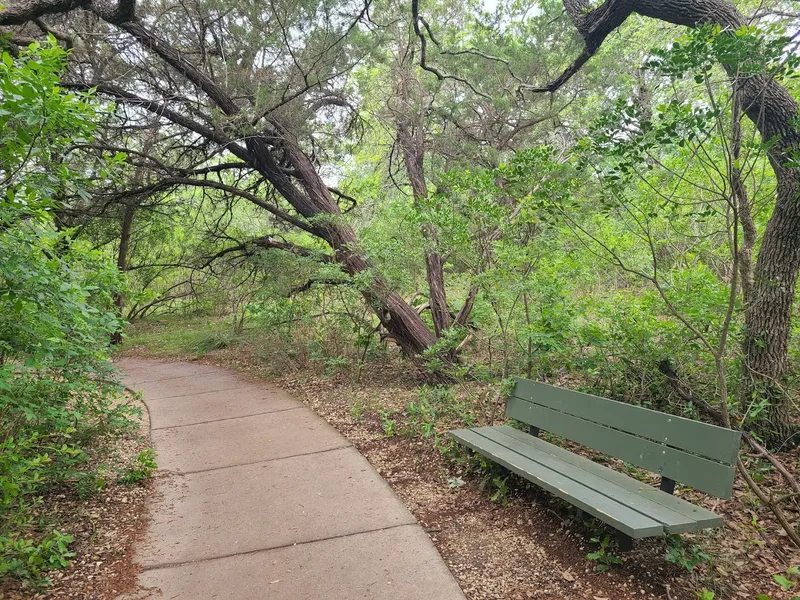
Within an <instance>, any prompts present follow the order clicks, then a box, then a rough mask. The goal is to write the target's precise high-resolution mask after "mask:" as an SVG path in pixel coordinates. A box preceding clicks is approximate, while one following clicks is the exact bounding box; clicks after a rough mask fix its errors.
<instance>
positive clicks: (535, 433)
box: [528, 425, 539, 437]
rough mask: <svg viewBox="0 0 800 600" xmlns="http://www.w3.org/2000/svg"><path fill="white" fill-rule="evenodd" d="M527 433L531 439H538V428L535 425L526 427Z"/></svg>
mask: <svg viewBox="0 0 800 600" xmlns="http://www.w3.org/2000/svg"><path fill="white" fill-rule="evenodd" d="M528 433H530V434H531V435H532V436H533V437H539V428H538V427H536V426H535V425H530V426H528Z"/></svg>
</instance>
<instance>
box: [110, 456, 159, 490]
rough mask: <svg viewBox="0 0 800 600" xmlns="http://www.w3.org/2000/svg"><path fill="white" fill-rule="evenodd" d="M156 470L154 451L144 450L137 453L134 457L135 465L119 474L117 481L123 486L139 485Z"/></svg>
mask: <svg viewBox="0 0 800 600" xmlns="http://www.w3.org/2000/svg"><path fill="white" fill-rule="evenodd" d="M157 468H158V465H157V464H156V452H155V450H153V449H152V448H146V449H144V450H142V451H141V452H139V455H138V456H137V457H136V464H134V465H133V466H131V467H129V468H128V469H127V470H125V471H124V472H123V473H121V474H120V476H119V478H118V479H117V481H118V482H119V483H124V484H125V485H134V484H137V483H141V482H142V481H144V480H145V479H147V478H149V477H150V476H151V475H152V474H153V471H155V470H156V469H157Z"/></svg>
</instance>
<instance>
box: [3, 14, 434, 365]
mask: <svg viewBox="0 0 800 600" xmlns="http://www.w3.org/2000/svg"><path fill="white" fill-rule="evenodd" d="M136 8H137V7H136V4H135V3H134V2H133V1H132V0H121V1H120V2H119V3H117V4H113V5H112V4H108V3H104V2H91V1H88V2H72V1H67V2H65V1H62V0H56V1H52V0H42V1H34V2H21V3H15V4H12V5H11V6H9V7H7V8H5V9H4V10H3V11H1V12H0V25H5V26H10V25H24V24H25V23H28V22H30V21H32V20H34V19H38V18H40V17H44V16H46V15H51V14H56V13H65V12H69V11H73V10H76V9H82V10H84V11H87V13H88V14H87V15H85V16H83V15H79V16H77V17H75V16H72V15H71V16H72V17H73V18H72V19H68V20H67V22H66V27H70V21H72V22H74V19H75V18H77V19H79V20H80V19H81V18H83V19H84V20H85V21H88V22H89V24H90V25H91V26H92V27H93V28H94V29H95V31H97V30H101V31H102V30H103V29H105V27H104V26H105V25H106V24H107V25H109V26H111V28H112V29H111V31H109V32H108V34H109V37H108V39H109V40H110V44H111V45H112V47H111V48H108V47H106V48H99V47H98V42H97V41H96V40H92V39H88V40H86V41H85V43H84V44H82V46H83V47H84V48H85V49H86V50H87V51H86V53H84V54H83V55H82V56H80V60H78V61H77V62H76V64H75V66H74V67H73V74H74V79H73V80H72V81H71V82H70V83H69V85H70V86H71V87H72V88H77V89H89V88H96V89H97V92H98V93H99V94H101V95H103V96H105V97H107V98H109V99H112V100H114V101H115V102H116V103H117V104H118V105H122V106H124V107H127V108H131V107H132V108H135V109H137V110H144V111H149V112H151V113H154V114H156V115H158V116H159V118H160V119H161V120H162V123H163V125H164V126H171V127H173V128H176V129H178V130H179V131H180V132H182V134H183V135H184V136H185V139H186V143H187V145H193V146H194V147H195V149H200V150H203V151H205V152H206V153H207V156H208V158H209V159H212V158H213V157H214V156H216V155H220V154H222V155H233V156H234V157H236V158H238V159H239V160H240V161H241V163H243V169H245V170H249V171H251V172H253V173H254V175H255V176H260V177H261V178H262V179H263V181H264V183H265V185H266V186H267V188H268V189H269V190H270V191H274V192H276V193H277V194H279V195H280V197H282V198H283V199H285V201H286V203H287V204H288V209H289V210H286V209H283V208H279V207H278V206H276V204H277V203H276V202H269V201H268V200H266V199H263V198H257V197H252V198H251V197H248V199H251V200H252V201H254V202H257V203H258V204H259V205H260V206H261V207H262V208H265V209H266V210H268V211H269V212H271V213H272V214H273V215H274V216H275V217H276V218H278V219H280V220H282V221H286V222H288V223H291V224H292V225H293V226H295V227H297V228H299V229H301V230H303V231H306V232H308V233H310V234H312V235H314V236H316V237H318V238H320V239H321V240H324V241H325V242H326V243H327V244H329V245H330V246H331V247H332V248H333V250H334V254H335V259H336V261H337V262H338V263H339V264H340V265H341V266H342V268H343V269H344V270H345V271H346V272H347V273H349V274H350V275H353V276H359V282H360V284H361V285H362V291H363V295H364V297H365V298H366V300H367V302H368V303H369V304H370V306H371V307H372V308H373V309H374V310H375V312H376V314H377V316H378V318H379V319H380V321H381V323H382V324H383V325H384V327H385V328H386V330H387V331H388V332H389V334H390V335H391V337H392V338H393V339H394V340H395V341H396V342H397V343H398V344H399V345H400V346H401V347H402V348H403V349H404V350H405V351H406V352H407V353H409V354H412V355H414V354H417V353H420V352H422V351H424V350H425V349H426V348H428V347H430V346H431V345H432V344H433V343H434V342H435V339H436V338H435V335H434V333H433V332H432V331H431V330H430V329H429V328H428V326H427V325H426V324H425V322H424V321H423V320H422V318H421V317H420V316H419V314H418V313H417V312H416V311H415V310H414V309H413V308H411V306H409V305H408V303H406V302H405V301H404V300H403V299H402V298H401V297H400V296H399V295H398V294H397V293H396V292H395V291H393V290H392V289H390V287H389V286H388V284H387V283H386V281H385V280H384V279H383V277H381V275H380V274H379V273H377V271H376V269H375V266H374V265H373V264H372V262H371V261H370V260H369V259H368V258H367V257H366V256H364V254H363V253H362V252H361V251H360V249H359V244H358V240H357V238H356V235H355V233H354V231H353V229H352V228H351V227H350V226H349V225H348V224H347V223H346V222H345V220H344V219H343V218H342V212H341V210H340V208H339V205H338V203H337V200H336V198H335V197H334V193H333V192H332V191H331V190H330V189H329V188H328V186H327V185H326V184H325V182H324V181H323V179H322V177H321V176H320V173H319V170H318V168H317V165H316V164H315V155H314V152H313V150H312V149H309V144H313V143H314V141H313V138H310V137H309V136H308V133H309V132H308V129H307V127H308V125H309V122H311V121H313V119H314V116H315V115H314V109H315V107H316V108H318V107H319V106H320V105H319V104H315V101H319V100H322V99H323V98H324V97H326V96H328V97H329V96H330V95H331V93H332V90H331V86H332V85H334V84H335V83H336V81H337V78H339V77H341V75H342V73H344V72H346V71H347V70H348V69H349V68H351V67H352V64H353V62H354V61H357V60H358V57H357V56H352V55H351V54H352V50H353V49H352V48H351V47H350V46H349V37H348V36H350V35H355V33H354V32H357V31H358V26H359V24H360V23H361V22H362V21H363V20H364V19H365V17H366V16H367V14H368V10H369V4H368V3H367V4H362V5H358V4H352V3H351V4H348V5H346V6H341V7H340V6H337V5H336V4H328V3H325V2H320V3H318V4H313V3H312V5H310V6H297V5H293V4H291V3H290V4H287V5H283V6H276V5H272V7H271V9H270V10H266V11H261V10H260V9H255V8H254V7H252V6H251V5H250V4H249V3H242V4H239V5H237V4H228V5H226V6H225V7H222V6H216V5H213V4H210V5H205V4H200V3H196V4H189V3H187V4H184V5H183V7H182V8H181V9H175V8H174V7H169V6H165V7H159V5H158V4H152V3H150V4H143V5H142V6H141V7H140V9H139V10H140V14H139V15H137V14H136ZM178 15H180V16H178ZM86 17H88V18H86ZM156 26H157V27H158V29H159V31H160V32H161V33H160V34H156V33H155V27H156ZM113 31H116V32H119V34H122V35H121V36H120V35H119V34H116V35H113V34H112V32H113ZM80 35H81V34H80V30H79V29H77V28H76V31H75V33H74V36H75V37H79V36H80ZM298 36H299V37H300V38H301V39H299V40H298V39H296V38H297V37H298ZM90 37H91V36H87V38H90ZM113 46H116V48H114V47H113ZM122 48H126V52H120V50H121V49H122ZM115 50H116V52H115ZM77 54H78V52H76V55H77ZM114 54H116V56H114ZM98 57H99V59H98ZM132 72H134V73H136V76H135V77H131V73H132ZM156 94H158V95H159V96H160V97H158V96H156V97H153V96H155V95H156ZM324 104H325V103H322V105H324ZM304 139H307V140H309V141H308V142H305V143H304V141H303V140H304ZM304 146H306V148H304ZM312 148H313V146H312ZM181 179H183V181H176V180H175V178H172V179H171V180H170V181H169V182H166V183H163V185H173V186H174V185H185V186H192V185H201V186H202V185H206V184H205V183H204V182H203V180H196V179H192V178H181ZM231 187H235V186H231ZM289 211H291V212H289Z"/></svg>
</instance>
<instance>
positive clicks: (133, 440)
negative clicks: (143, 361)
mask: <svg viewBox="0 0 800 600" xmlns="http://www.w3.org/2000/svg"><path fill="white" fill-rule="evenodd" d="M120 402H124V403H126V404H131V405H133V406H134V407H137V408H139V409H141V410H140V411H137V413H138V416H136V417H134V418H135V420H136V428H135V429H134V430H133V431H130V432H129V433H126V434H123V435H119V436H117V435H114V436H106V437H104V438H101V439H99V440H98V441H97V443H96V444H95V446H94V447H93V448H92V453H91V457H90V461H91V462H90V464H87V465H86V466H85V469H84V470H85V471H87V472H89V471H94V470H97V472H98V473H99V474H100V479H93V480H92V481H91V482H90V485H88V486H85V487H82V488H80V489H77V488H76V487H74V486H73V487H70V488H69V489H63V490H56V491H54V492H52V493H50V494H48V495H47V496H45V497H44V499H43V502H42V504H41V505H40V507H39V510H38V514H37V517H38V518H40V519H44V520H46V521H47V522H49V523H55V524H56V525H57V528H58V530H59V531H61V532H62V533H65V534H68V535H71V536H72V538H73V542H72V544H70V547H69V549H70V551H71V552H73V553H74V556H73V557H72V558H71V559H70V564H69V566H67V567H65V568H63V569H57V570H52V571H48V572H47V573H46V576H47V578H48V579H50V581H51V582H52V584H51V585H49V586H47V587H44V588H42V589H41V590H38V591H37V590H32V589H30V588H26V587H24V586H23V585H22V584H20V583H19V582H15V581H6V582H3V583H0V600H23V599H24V600H114V599H115V598H117V597H118V596H119V595H120V594H121V593H123V592H127V591H129V590H131V589H133V588H134V587H135V585H136V577H137V575H138V572H139V569H138V567H137V566H136V564H135V560H134V552H133V549H134V544H135V543H136V541H137V540H138V539H139V538H140V537H141V535H142V534H143V532H144V527H145V524H146V512H145V506H146V501H147V498H148V497H149V496H150V495H151V493H152V489H153V484H152V480H150V479H149V478H148V479H144V480H143V481H140V482H137V483H121V482H118V481H117V479H118V476H119V475H120V474H122V473H125V472H126V470H128V469H130V468H132V467H133V466H134V465H136V462H137V457H138V456H139V455H140V453H141V452H142V451H143V450H147V449H149V448H150V418H149V415H148V413H147V409H146V407H145V406H144V403H143V402H141V401H140V400H138V399H136V398H135V397H133V396H130V395H127V396H126V397H124V398H122V399H120Z"/></svg>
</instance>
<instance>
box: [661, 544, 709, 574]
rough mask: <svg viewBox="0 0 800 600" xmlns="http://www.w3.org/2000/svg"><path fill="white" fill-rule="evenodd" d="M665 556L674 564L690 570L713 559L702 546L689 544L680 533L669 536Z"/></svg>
mask: <svg viewBox="0 0 800 600" xmlns="http://www.w3.org/2000/svg"><path fill="white" fill-rule="evenodd" d="M665 558H666V559H667V560H668V561H669V562H671V563H672V564H675V565H678V566H680V567H683V568H684V569H686V570H687V571H690V572H691V571H694V570H695V569H696V568H697V567H699V566H700V565H702V564H703V563H706V562H708V561H710V560H711V556H710V555H709V554H707V553H706V552H704V551H703V549H702V548H701V547H700V546H697V545H691V546H690V545H688V544H687V543H686V542H684V541H683V539H682V538H681V536H680V535H671V536H669V537H668V538H667V552H666V555H665Z"/></svg>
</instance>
